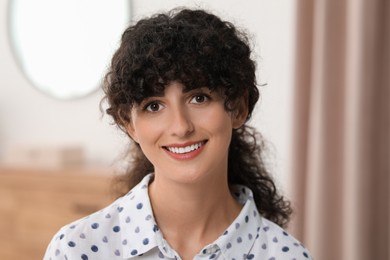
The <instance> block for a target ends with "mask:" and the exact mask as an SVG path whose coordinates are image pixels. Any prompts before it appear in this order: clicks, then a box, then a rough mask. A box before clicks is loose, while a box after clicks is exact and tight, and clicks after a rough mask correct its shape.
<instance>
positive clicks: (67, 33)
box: [0, 0, 390, 260]
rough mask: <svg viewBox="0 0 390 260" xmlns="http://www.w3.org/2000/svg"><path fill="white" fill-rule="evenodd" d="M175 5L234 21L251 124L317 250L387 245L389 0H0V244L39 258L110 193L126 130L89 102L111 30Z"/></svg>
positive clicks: (114, 35) (332, 252)
mask: <svg viewBox="0 0 390 260" xmlns="http://www.w3.org/2000/svg"><path fill="white" fill-rule="evenodd" d="M178 6H188V7H199V8H205V9H207V10H210V11H212V12H214V13H215V14H217V15H219V16H220V17H222V18H223V19H225V20H228V21H231V22H233V23H234V24H235V25H237V26H238V27H239V28H242V29H244V30H245V31H246V32H247V33H248V34H249V36H250V39H251V42H252V48H253V55H254V56H253V57H254V58H255V59H256V61H257V65H258V70H257V73H258V83H259V85H260V84H265V85H264V86H262V87H260V88H261V89H260V92H261V95H262V96H261V100H260V102H259V104H258V106H257V108H256V110H255V113H254V115H253V118H252V119H251V121H250V124H252V125H253V126H255V127H256V128H258V129H259V131H260V132H261V133H262V134H263V135H264V137H265V139H266V140H267V141H268V142H269V162H270V165H269V167H270V168H271V170H272V172H273V173H274V174H275V179H276V181H277V184H278V186H279V188H280V189H281V190H282V191H283V193H284V194H285V195H286V196H287V197H288V198H289V199H291V201H292V205H293V207H294V209H295V213H294V216H293V219H292V222H291V224H290V226H289V230H290V232H291V233H292V234H293V235H294V236H296V237H297V238H298V239H300V240H301V241H302V242H303V243H304V244H305V245H306V246H307V247H308V248H309V250H310V251H311V253H312V255H313V256H314V257H315V258H316V259H320V260H322V259H324V260H325V259H348V260H349V259H351V260H352V259H353V260H360V259H362V260H363V259H383V260H385V259H390V251H389V250H390V249H389V248H390V241H389V235H390V226H389V213H390V204H389V203H390V201H389V189H388V187H389V174H390V170H389V168H390V167H389V161H390V152H389V150H390V139H389V125H390V123H389V121H390V108H389V103H390V83H389V82H390V78H389V77H390V76H389V75H390V51H389V46H390V35H389V34H390V4H389V3H388V1H387V0H373V1H364V0H318V1H310V0H296V1H288V0H274V1H267V0H248V1H245V4H244V3H243V2H240V1H234V0H215V1H212V2H211V1H179V0H167V1H153V0H142V1H141V0H131V1H130V0H121V1H119V0H118V1H107V0H106V1H103V0H100V1H88V0H83V1H74V0H73V1H48V0H46V1H44V0H39V1H27V0H25V1H23V0H19V1H18V0H10V1H7V0H0V14H1V15H0V17H1V18H0V57H1V59H0V71H1V72H0V258H1V259H41V258H42V256H43V253H44V250H45V247H46V245H47V244H48V242H49V239H50V238H51V237H52V236H53V234H54V232H55V231H57V230H58V228H59V227H60V226H62V225H63V224H66V223H68V222H70V221H72V220H74V219H77V218H79V217H82V216H85V215H87V214H89V213H91V212H93V211H95V210H97V209H99V208H101V207H103V206H104V205H106V204H108V203H109V202H110V200H112V198H113V196H112V194H110V185H109V184H110V183H111V179H112V176H114V175H116V174H118V172H120V171H121V170H122V169H123V167H125V165H124V163H123V160H122V157H123V155H124V153H125V151H126V148H127V146H128V140H127V137H126V136H125V135H124V134H123V133H121V132H120V131H119V130H118V129H117V128H116V127H115V126H113V125H111V120H110V118H108V117H107V116H104V115H103V114H102V112H101V111H100V109H99V103H100V100H101V99H102V97H103V93H102V91H101V90H100V83H101V79H102V77H103V76H104V72H105V69H106V67H107V65H108V63H109V60H110V56H111V55H112V53H113V51H114V50H115V48H116V47H117V46H118V43H119V37H120V34H121V32H122V31H123V30H124V28H126V26H127V25H128V24H130V23H132V22H133V21H137V20H138V19H140V18H142V17H144V16H148V15H151V14H153V13H155V12H157V11H167V10H170V9H172V8H174V7H178Z"/></svg>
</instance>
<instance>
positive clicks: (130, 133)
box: [125, 121, 138, 143]
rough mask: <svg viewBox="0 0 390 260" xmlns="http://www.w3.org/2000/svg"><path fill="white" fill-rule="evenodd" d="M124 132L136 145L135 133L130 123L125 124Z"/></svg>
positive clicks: (136, 137)
mask: <svg viewBox="0 0 390 260" xmlns="http://www.w3.org/2000/svg"><path fill="white" fill-rule="evenodd" d="M125 127H126V132H127V134H128V135H129V136H130V138H131V139H133V140H134V142H136V143H138V136H137V131H136V130H135V128H134V126H133V123H132V122H131V121H130V122H128V123H127V124H126V126H125Z"/></svg>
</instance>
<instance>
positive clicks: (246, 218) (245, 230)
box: [215, 185, 262, 259]
mask: <svg viewBox="0 0 390 260" xmlns="http://www.w3.org/2000/svg"><path fill="white" fill-rule="evenodd" d="M233 194H234V195H235V196H236V199H237V200H238V202H239V203H240V204H242V205H243V208H242V210H241V212H240V214H239V215H238V216H237V218H236V219H235V220H234V221H233V223H232V224H231V225H230V226H229V227H228V228H227V229H226V230H225V232H224V233H223V235H222V236H220V237H219V238H218V239H217V240H216V242H215V244H216V245H218V247H219V249H220V250H221V253H222V254H223V256H224V258H225V259H243V256H245V257H244V258H245V259H246V255H247V254H249V252H250V251H251V248H252V247H253V245H254V243H255V240H256V239H258V237H259V231H260V227H261V224H262V221H261V216H260V214H259V212H258V210H257V207H256V204H255V202H254V200H253V194H252V191H251V190H250V189H248V188H246V187H245V186H241V185H235V186H234V187H233Z"/></svg>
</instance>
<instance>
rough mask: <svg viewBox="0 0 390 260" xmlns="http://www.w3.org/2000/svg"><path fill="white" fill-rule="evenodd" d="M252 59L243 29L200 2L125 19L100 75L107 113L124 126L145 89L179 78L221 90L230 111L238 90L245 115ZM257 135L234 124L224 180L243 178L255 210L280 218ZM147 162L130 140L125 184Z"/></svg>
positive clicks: (282, 207) (284, 208) (285, 210)
mask: <svg viewBox="0 0 390 260" xmlns="http://www.w3.org/2000/svg"><path fill="white" fill-rule="evenodd" d="M255 70H256V65H255V62H254V61H253V60H252V59H251V49H250V47H249V44H248V39H247V37H246V35H245V34H244V33H242V32H240V31H238V30H237V29H236V27H235V26H234V25H233V24H231V23H229V22H227V21H222V20H221V19H220V18H218V17H217V16H215V15H213V14H210V13H207V12H205V11H204V10H188V9H183V10H177V9H176V10H173V11H170V12H168V13H163V14H158V15H154V16H152V17H150V18H145V19H142V20H140V21H138V22H137V23H136V24H135V25H133V26H130V27H129V28H128V29H126V31H125V32H124V33H123V35H122V39H121V44H120V47H119V49H118V50H117V51H116V52H115V54H114V56H113V58H112V61H111V67H110V69H109V71H108V73H107V75H106V77H105V81H104V86H103V89H104V92H105V94H106V95H105V97H104V99H106V100H107V101H108V105H109V107H108V108H107V109H106V112H107V114H109V115H110V116H112V118H113V119H114V121H115V123H116V124H117V125H118V127H119V128H121V129H122V130H123V131H125V132H126V129H125V128H126V125H127V124H128V123H129V122H130V120H131V118H130V111H131V109H132V107H133V106H134V105H136V104H140V103H141V102H142V100H144V99H145V98H147V97H150V96H155V95H161V94H163V92H164V89H165V87H166V85H168V84H169V83H170V82H172V81H179V82H181V83H182V84H183V85H184V86H185V89H184V91H190V90H192V89H196V88H199V87H204V86H207V87H208V88H209V89H210V90H211V91H218V92H219V93H221V94H222V95H223V96H224V97H225V109H226V110H227V111H234V110H235V109H236V104H237V101H238V100H239V99H241V98H242V97H246V99H247V105H248V118H247V119H249V118H250V116H251V113H252V111H253V108H254V106H255V104H256V102H257V101H258V99H259V91H258V88H257V85H256V75H255ZM263 151H264V142H263V139H262V137H261V136H260V135H259V134H258V133H257V132H256V130H255V129H253V128H252V127H249V126H248V125H243V126H242V127H241V128H239V129H234V130H233V133H232V139H231V143H230V147H229V155H228V181H229V185H234V184H243V185H245V186H247V187H249V188H250V189H251V190H252V191H253V194H254V200H255V202H256V206H257V208H258V210H259V212H260V213H261V214H263V215H264V216H265V217H266V218H268V219H270V220H271V221H273V222H275V223H277V224H279V225H280V226H285V225H286V224H287V222H288V219H289V215H290V214H291V208H290V203H289V202H287V201H286V200H285V199H284V198H283V197H282V196H281V195H279V194H278V192H277V189H276V187H275V184H274V182H273V180H272V178H271V176H270V174H269V172H268V171H267V169H266V167H265V165H264V159H263V154H262V152H263ZM152 171H153V165H152V164H151V163H150V162H149V160H148V159H147V158H146V157H145V155H144V154H143V152H142V151H141V149H140V147H139V145H137V144H135V145H133V146H132V161H131V163H130V167H129V169H128V171H127V173H126V175H124V176H123V177H122V181H123V182H122V183H123V184H124V185H125V186H126V190H129V189H130V188H132V187H133V186H135V185H136V184H137V183H138V182H139V181H140V180H141V179H142V178H143V177H144V176H145V175H146V174H148V173H150V172H152Z"/></svg>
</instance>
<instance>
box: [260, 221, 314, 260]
mask: <svg viewBox="0 0 390 260" xmlns="http://www.w3.org/2000/svg"><path fill="white" fill-rule="evenodd" d="M261 221H262V224H261V229H260V234H259V241H258V243H257V247H256V251H258V252H267V254H268V255H269V257H270V258H269V259H280V258H281V259H287V258H288V259H297V260H300V259H313V258H312V257H311V256H310V253H309V251H308V249H306V248H305V246H304V245H303V244H302V243H301V242H300V241H299V240H298V239H296V238H295V237H294V236H293V235H291V234H290V233H289V232H288V231H286V230H285V229H283V228H281V227H280V226H279V225H277V224H275V223H274V222H272V221H270V220H268V219H266V218H262V220H261ZM272 257H273V258H272Z"/></svg>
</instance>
